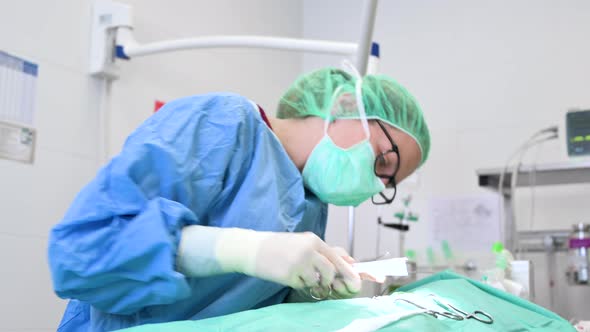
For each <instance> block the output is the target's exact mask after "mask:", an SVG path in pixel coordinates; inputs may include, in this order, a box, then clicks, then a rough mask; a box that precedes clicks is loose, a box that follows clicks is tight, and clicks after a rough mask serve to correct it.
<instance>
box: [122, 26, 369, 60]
mask: <svg viewBox="0 0 590 332" xmlns="http://www.w3.org/2000/svg"><path fill="white" fill-rule="evenodd" d="M117 34H118V35H117V38H118V42H119V43H120V44H119V45H120V46H122V47H123V52H124V53H125V56H127V57H131V58H133V57H138V56H146V55H151V54H157V53H166V52H172V51H181V50H192V49H200V48H234V47H241V48H266V49H277V50H286V51H299V52H313V53H326V54H340V55H353V54H355V53H357V45H356V44H354V43H345V42H335V41H330V40H310V39H297V38H282V37H266V36H207V37H196V38H186V39H174V40H165V41H160V42H154V43H148V44H138V43H137V42H136V41H135V40H134V39H133V36H132V32H131V30H130V29H129V28H127V27H122V28H119V30H118V32H117Z"/></svg>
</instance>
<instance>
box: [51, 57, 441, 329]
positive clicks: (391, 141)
mask: <svg viewBox="0 0 590 332" xmlns="http://www.w3.org/2000/svg"><path fill="white" fill-rule="evenodd" d="M429 148H430V137H429V132H428V128H427V126H426V123H425V121H424V118H423V115H422V111H421V110H420V107H419V106H418V103H417V102H416V100H415V99H414V97H412V96H411V95H410V93H408V91H407V90H406V89H405V88H403V87H402V86H401V85H399V84H398V83H396V82H395V81H393V80H392V79H390V78H388V77H386V76H381V75H374V76H373V75H368V76H366V77H364V78H362V79H361V78H359V77H358V76H355V75H353V74H349V73H347V72H345V71H343V70H340V69H335V68H325V69H321V70H317V71H314V72H311V73H309V74H306V75H303V76H302V77H300V78H299V79H298V80H296V82H295V83H294V84H293V85H292V86H291V87H290V88H289V89H288V90H287V92H286V93H285V94H284V96H283V97H282V98H281V100H280V103H279V106H278V110H277V117H276V118H274V117H270V116H267V115H266V114H265V113H264V111H263V110H262V109H261V108H260V107H258V106H257V105H256V104H255V103H253V102H252V101H250V100H248V99H247V98H244V97H242V96H239V95H236V94H231V93H213V94H206V95H198V96H193V97H187V98H182V99H178V100H175V101H171V102H169V103H167V104H166V105H165V106H164V107H163V108H162V109H160V111H159V112H157V113H156V114H154V115H153V116H151V117H150V118H149V119H147V120H146V121H145V122H144V123H143V124H142V125H140V126H139V128H137V129H136V130H135V131H134V132H133V133H132V134H131V135H130V136H129V137H128V139H127V141H126V142H125V145H124V147H123V148H122V151H121V152H120V153H119V154H118V155H117V156H115V157H114V158H113V159H112V160H111V161H110V162H109V163H108V164H107V165H105V166H104V167H103V168H102V169H101V170H100V171H99V173H98V175H97V176H96V178H94V179H93V180H92V181H91V182H90V183H89V184H88V185H86V187H84V188H83V189H82V190H81V192H80V193H79V194H78V196H77V197H76V198H75V200H74V202H73V203H72V205H71V207H70V208H69V210H68V211H67V213H66V215H65V217H64V218H63V220H62V221H61V222H60V223H59V224H57V225H56V226H55V227H54V228H53V229H52V231H51V234H50V240H49V265H50V269H51V274H52V279H53V286H54V289H55V292H56V294H57V295H58V296H59V297H61V298H67V299H71V300H70V302H69V304H68V306H67V309H66V312H65V314H64V316H63V319H62V321H61V324H60V326H59V328H58V331H111V330H115V329H120V328H125V327H131V326H136V325H141V324H148V323H159V322H167V321H176V320H197V319H203V318H208V317H213V316H220V315H225V314H231V313H235V312H238V311H243V310H248V309H256V308H260V307H264V306H269V305H273V304H277V303H281V302H284V301H286V300H287V299H289V298H292V296H290V295H289V294H291V295H292V294H293V293H298V294H306V290H310V289H314V288H317V287H322V288H324V289H331V290H332V291H331V294H332V295H331V298H349V297H352V296H353V295H354V294H356V293H358V292H359V290H360V285H361V282H360V277H359V275H358V274H357V273H356V272H355V271H354V270H353V269H352V267H351V265H350V262H351V258H350V257H348V256H347V255H346V254H345V253H344V252H343V251H342V250H341V249H337V248H332V247H330V246H328V245H327V244H326V243H325V242H324V241H323V240H322V238H323V236H324V232H325V229H326V220H327V211H328V208H327V204H335V205H344V206H357V205H359V204H360V203H362V202H363V201H365V200H367V199H372V201H373V202H374V203H376V204H388V203H391V202H392V201H393V199H394V195H395V190H394V189H395V188H396V185H397V183H399V182H400V181H401V180H402V179H403V178H405V177H407V176H408V175H409V174H411V173H412V172H413V171H414V170H415V169H416V168H417V167H419V166H420V165H422V164H423V163H424V162H425V161H426V159H427V157H428V151H429ZM386 188H392V190H387V191H386V190H385V189H386Z"/></svg>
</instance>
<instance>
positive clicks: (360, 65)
mask: <svg viewBox="0 0 590 332" xmlns="http://www.w3.org/2000/svg"><path fill="white" fill-rule="evenodd" d="M376 13H377V0H365V3H364V7H363V13H362V16H361V34H360V39H359V42H358V48H357V50H356V51H357V52H356V69H357V70H358V72H359V73H360V74H361V75H363V76H364V75H365V74H366V73H367V62H368V60H369V53H370V52H371V43H372V42H373V28H374V25H375V14H376ZM348 254H349V255H350V256H352V257H354V207H353V206H349V207H348Z"/></svg>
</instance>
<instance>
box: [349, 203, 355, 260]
mask: <svg viewBox="0 0 590 332" xmlns="http://www.w3.org/2000/svg"><path fill="white" fill-rule="evenodd" d="M348 254H349V255H350V256H351V257H354V256H353V254H354V207H352V206H349V207H348Z"/></svg>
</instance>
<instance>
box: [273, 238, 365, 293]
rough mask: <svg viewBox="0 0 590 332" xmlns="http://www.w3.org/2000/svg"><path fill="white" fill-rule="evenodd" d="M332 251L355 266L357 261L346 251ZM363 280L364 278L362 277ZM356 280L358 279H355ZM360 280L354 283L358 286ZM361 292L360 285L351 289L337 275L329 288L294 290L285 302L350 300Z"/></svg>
mask: <svg viewBox="0 0 590 332" xmlns="http://www.w3.org/2000/svg"><path fill="white" fill-rule="evenodd" d="M331 250H332V251H333V252H334V253H335V254H336V255H338V256H340V257H341V258H342V259H343V260H344V261H345V262H347V263H348V264H353V263H355V262H356V261H355V260H354V258H352V257H351V256H349V255H348V253H347V252H346V250H344V249H343V248H340V247H332V248H331ZM360 277H361V278H362V276H360ZM355 279H356V277H355ZM358 282H360V280H355V281H353V283H354V284H355V285H356V284H357V283H358ZM359 291H360V285H358V287H356V286H354V287H349V286H347V284H346V283H345V281H344V279H343V277H342V276H340V275H336V276H335V278H334V281H333V282H332V284H331V285H329V286H328V287H325V286H318V287H313V288H303V289H293V290H291V292H289V295H288V296H287V298H286V299H285V302H291V303H298V302H315V301H320V300H335V299H348V298H352V297H353V296H354V295H356V294H358V292H359Z"/></svg>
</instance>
